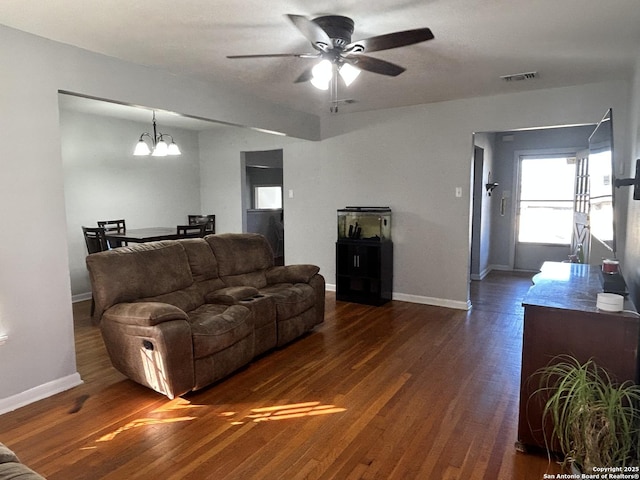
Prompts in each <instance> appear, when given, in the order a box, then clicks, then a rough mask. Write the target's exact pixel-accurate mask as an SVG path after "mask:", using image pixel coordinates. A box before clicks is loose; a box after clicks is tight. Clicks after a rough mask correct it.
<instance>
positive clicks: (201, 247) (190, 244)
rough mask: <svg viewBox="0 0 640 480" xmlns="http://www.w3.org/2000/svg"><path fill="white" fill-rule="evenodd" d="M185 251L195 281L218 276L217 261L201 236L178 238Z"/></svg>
mask: <svg viewBox="0 0 640 480" xmlns="http://www.w3.org/2000/svg"><path fill="white" fill-rule="evenodd" d="M178 243H180V244H181V245H182V246H183V247H184V250H185V252H187V257H188V259H189V266H190V267H191V273H192V274H193V279H194V280H195V281H196V282H201V281H203V280H210V279H212V278H218V277H219V275H218V261H217V260H216V257H215V256H214V255H213V251H212V250H211V247H210V246H209V244H208V243H207V242H206V241H205V240H204V239H203V238H189V239H184V240H178Z"/></svg>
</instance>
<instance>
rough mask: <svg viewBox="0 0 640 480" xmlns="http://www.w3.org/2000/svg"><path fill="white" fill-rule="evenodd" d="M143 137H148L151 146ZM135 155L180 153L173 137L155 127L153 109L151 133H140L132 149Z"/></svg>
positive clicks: (163, 155)
mask: <svg viewBox="0 0 640 480" xmlns="http://www.w3.org/2000/svg"><path fill="white" fill-rule="evenodd" d="M144 137H148V138H149V140H151V146H149V144H148V143H147V142H146V141H145V138H144ZM165 137H168V138H170V139H171V143H167V142H166V141H165ZM133 154H134V155H136V156H144V155H152V156H154V157H166V156H167V155H180V154H181V152H180V149H179V148H178V145H176V142H174V141H173V137H172V136H171V135H168V134H166V133H160V132H158V131H157V129H156V112H155V110H154V111H153V135H151V134H150V133H147V132H145V133H143V134H142V135H140V140H138V143H137V144H136V148H135V150H134V151H133Z"/></svg>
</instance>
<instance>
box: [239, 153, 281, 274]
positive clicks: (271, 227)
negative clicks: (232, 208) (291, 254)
mask: <svg viewBox="0 0 640 480" xmlns="http://www.w3.org/2000/svg"><path fill="white" fill-rule="evenodd" d="M241 161H242V173H243V182H242V211H243V218H242V226H243V231H244V232H247V233H259V234H261V235H264V237H265V238H266V239H267V241H268V242H269V244H270V245H271V249H272V250H273V254H274V262H275V264H276V265H284V208H283V196H282V190H283V177H284V175H283V151H282V149H278V150H266V151H253V152H242V155H241Z"/></svg>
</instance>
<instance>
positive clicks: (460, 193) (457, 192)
mask: <svg viewBox="0 0 640 480" xmlns="http://www.w3.org/2000/svg"><path fill="white" fill-rule="evenodd" d="M456 197H457V198H462V187H456Z"/></svg>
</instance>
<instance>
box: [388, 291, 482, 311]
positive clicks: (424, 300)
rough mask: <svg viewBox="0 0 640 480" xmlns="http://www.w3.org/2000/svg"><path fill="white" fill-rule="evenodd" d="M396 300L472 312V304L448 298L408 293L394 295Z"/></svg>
mask: <svg viewBox="0 0 640 480" xmlns="http://www.w3.org/2000/svg"><path fill="white" fill-rule="evenodd" d="M393 299H394V300H399V301H401V302H410V303H420V304H422V305H433V306H435V307H447V308H455V309H456V310H470V309H471V302H470V301H466V302H460V301H458V300H450V299H448V298H435V297H423V296H422V295H408V294H406V293H394V294H393Z"/></svg>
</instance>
